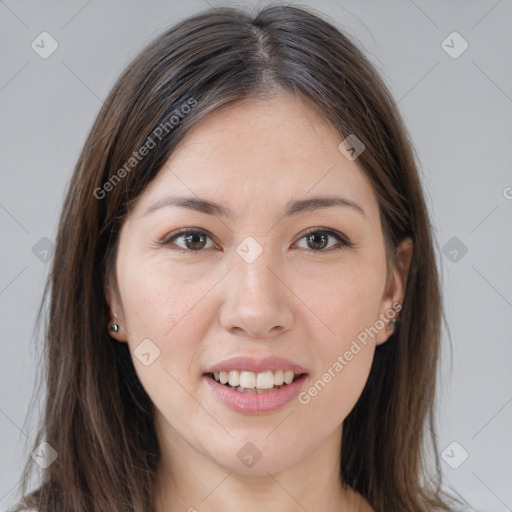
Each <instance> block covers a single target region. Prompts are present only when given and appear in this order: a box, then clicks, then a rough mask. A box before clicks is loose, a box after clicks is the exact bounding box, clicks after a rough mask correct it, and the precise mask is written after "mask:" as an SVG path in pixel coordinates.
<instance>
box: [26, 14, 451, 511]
mask: <svg viewBox="0 0 512 512" xmlns="http://www.w3.org/2000/svg"><path fill="white" fill-rule="evenodd" d="M49 286H50V288H49V290H47V292H48V293H47V294H46V295H48V294H49V296H50V298H51V302H50V310H49V324H48V329H47V334H46V361H47V380H46V386H47V401H46V411H45V415H44V419H43V424H42V427H41V430H40V432H39V435H38V438H37V441H36V444H35V447H34V449H35V451H34V453H35V454H36V457H34V456H33V457H32V458H31V460H30V461H29V463H28V464H27V466H26V469H25V473H24V476H25V480H24V484H23V488H22V490H21V493H22V496H23V499H22V500H21V501H20V503H19V508H18V509H21V508H24V507H25V508H27V507H32V508H34V509H36V510H41V511H49V512H50V511H51V512H54V511H59V512H64V511H74V512H78V511H80V512H81V511H84V512H85V511H92V510H109V511H119V512H122V511H128V510H130V511H132V510H137V511H156V512H162V511H164V510H165V511H177V510H189V511H193V510H199V511H214V510H221V509H222V510H228V511H229V510H234V509H235V508H236V510H244V511H251V510H256V509H258V510H260V509H265V510H268V511H274V510H276V511H277V510H280V511H281V510H299V509H300V510H309V511H313V510H314V511H317V512H322V511H327V510H329V511H333V510H343V511H350V512H352V511H354V512H355V511H361V512H362V511H379V512H381V511H392V512H400V511H404V512H405V511H407V512H416V511H418V512H420V511H423V512H425V511H434V510H435V511H440V510H444V511H447V510H452V508H451V505H450V501H451V500H449V498H448V497H446V496H445V495H444V494H443V492H442V490H441V487H440V475H439V469H438V467H437V464H436V466H435V469H436V471H434V473H430V472H429V471H430V470H429V463H428V460H427V458H426V457H427V456H426V452H425V444H424V441H425V440H428V439H430V436H432V431H431V429H433V425H434V423H433V414H432V413H433V404H434V389H435V377H436V364H437V357H438V350H439V340H440V326H441V319H442V308H441V298H440V291H439V283H438V273H437V269H436V262H435V253H434V249H433V241H432V234H431V225H430V221H429V217H428V212H427V208H426V205H425V200H424V197H423V192H422V188H421V184H420V180H419V177H418V172H417V169H416V164H415V160H414V156H413V151H412V148H411V144H410V142H409V140H408V137H407V134H406V132H405V129H404V126H403V124H402V121H401V119H400V117H399V115H398V113H397V112H396V110H395V108H394V103H393V99H392V97H391V95H390V93H389V92H388V91H387V89H386V87H385V86H384V84H383V82H382V81H381V79H380V78H379V76H378V74H377V73H376V71H375V70H374V69H373V68H372V66H371V64H370V63H369V61H368V60H367V59H366V58H365V56H364V55H363V54H362V53H361V51H359V50H358V49H357V48H356V47H355V46H354V44H353V43H351V42H350V41H349V39H348V38H347V37H346V36H345V35H343V34H342V33H340V32H339V30H338V29H336V28H335V27H334V26H333V25H331V24H330V23H328V22H327V21H325V20H323V19H322V18H321V17H319V16H317V15H315V14H313V13H312V12H309V11H307V10H303V9H300V8H295V7H289V6H273V7H269V8H265V9H263V10H262V11H261V12H260V13H259V14H257V16H256V17H254V18H253V17H251V16H249V15H247V14H245V13H243V12H242V11H239V10H235V9H231V8H223V9H214V10H210V11H207V12H205V13H202V14H200V15H197V16H195V17H192V18H189V19H187V20H185V21H183V22H181V23H179V24H178V25H176V26H175V27H173V28H172V29H170V30H168V31H167V32H165V33H164V34H163V35H161V36H160V37H158V38H157V39H156V40H155V41H154V42H153V43H152V44H151V45H150V46H149V47H147V48H146V49H144V50H143V51H142V52H141V53H140V55H139V56H138V57H137V58H136V59H135V60H134V61H133V62H132V63H131V64H130V65H129V66H128V67H127V68H126V70H125V71H124V72H123V74H122V76H121V77H120V78H119V80H118V81H117V83H116V84H115V86H114V88H113V90H112V92H111V93H110V95H109V97H108V98H107V100H106V101H105V104H104V106H103V108H102V110H101V112H100V114H99V116H98V118H97V120H96V122H95V124H94V126H93V128H92V130H91V133H90V135H89V137H88V139H87V141H86V143H85V147H84V149H83V151H82V154H81V156H80V159H79V161H78V163H77V166H76V168H75V173H74V175H73V178H72V180H71V183H70V186H69V191H68V194H67V197H66V200H65V204H64V208H63V212H62V217H61V221H60V225H59V232H58V237H57V241H56V252H55V257H54V261H53V271H52V274H51V276H50V281H49ZM431 443H432V446H433V448H434V451H433V453H434V454H436V453H437V452H436V447H435V440H434V438H433V436H432V438H431ZM37 458H39V459H40V460H39V461H37V460H36V459H37ZM34 461H36V462H38V463H39V465H40V466H41V467H42V468H43V479H42V482H41V485H40V487H39V488H38V489H37V490H35V491H33V492H31V493H28V492H27V482H28V477H29V474H30V471H31V469H32V468H33V467H34ZM435 462H436V463H437V457H436V460H435Z"/></svg>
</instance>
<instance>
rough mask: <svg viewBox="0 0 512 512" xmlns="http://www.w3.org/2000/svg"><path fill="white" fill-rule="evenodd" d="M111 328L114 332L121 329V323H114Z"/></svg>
mask: <svg viewBox="0 0 512 512" xmlns="http://www.w3.org/2000/svg"><path fill="white" fill-rule="evenodd" d="M110 330H111V331H114V332H117V331H119V325H117V324H112V325H111V326H110Z"/></svg>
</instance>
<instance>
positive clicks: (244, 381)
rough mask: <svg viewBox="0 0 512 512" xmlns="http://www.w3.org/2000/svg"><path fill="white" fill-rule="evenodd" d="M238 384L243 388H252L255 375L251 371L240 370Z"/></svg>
mask: <svg viewBox="0 0 512 512" xmlns="http://www.w3.org/2000/svg"><path fill="white" fill-rule="evenodd" d="M229 374H230V375H231V372H229ZM230 384H231V382H230ZM231 385H233V384H231ZM238 385H239V386H240V387H242V388H245V389H254V388H255V387H256V375H255V374H254V373H253V372H244V371H242V372H240V381H239V383H238Z"/></svg>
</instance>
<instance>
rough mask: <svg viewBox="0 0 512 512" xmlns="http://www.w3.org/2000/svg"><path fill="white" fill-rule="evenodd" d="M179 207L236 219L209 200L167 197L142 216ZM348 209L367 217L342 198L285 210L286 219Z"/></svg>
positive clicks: (292, 205)
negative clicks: (322, 210) (336, 207)
mask: <svg viewBox="0 0 512 512" xmlns="http://www.w3.org/2000/svg"><path fill="white" fill-rule="evenodd" d="M169 206H178V207H181V208H188V209H189V210H193V211H196V212H200V213H204V214H206V215H215V216H219V217H225V218H228V219H233V218H234V213H233V211H232V210H231V209H229V208H226V207H225V206H223V205H221V204H219V203H215V202H213V201H208V200H207V199H201V198H198V197H184V196H178V197H165V198H163V199H159V200H158V201H157V202H156V203H153V204H152V205H151V206H150V207H149V208H147V210H146V211H145V212H144V213H143V214H142V216H146V215H149V214H150V213H152V212H154V211H156V210H159V209H160V208H164V207H169ZM334 206H338V207H340V206H341V207H348V208H352V209H353V210H355V211H357V212H359V213H360V214H361V215H362V216H363V217H366V213H365V211H364V210H363V209H362V208H361V206H359V205H358V204H357V203H356V202H354V201H352V200H351V199H347V198H345V197H340V196H332V195H329V196H315V197H310V198H308V199H298V200H294V201H288V203H287V204H286V208H285V217H290V216H292V215H297V214H299V213H304V212H311V211H315V210H318V209H321V208H332V207H334Z"/></svg>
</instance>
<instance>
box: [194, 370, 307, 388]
mask: <svg viewBox="0 0 512 512" xmlns="http://www.w3.org/2000/svg"><path fill="white" fill-rule="evenodd" d="M204 375H205V377H208V378H210V379H212V380H214V381H215V382H217V383H219V384H222V385H223V386H225V387H227V388H228V389H231V390H233V391H238V392H239V393H248V394H260V393H271V392H275V391H278V390H279V389H282V388H286V387H287V386H289V385H290V384H292V383H294V382H296V381H298V380H301V379H305V378H306V376H307V374H306V373H302V372H300V373H299V372H298V373H295V372H293V371H292V370H277V371H271V370H266V371H263V372H260V373H255V372H250V371H244V370H229V371H220V372H209V373H205V374H204Z"/></svg>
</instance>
